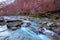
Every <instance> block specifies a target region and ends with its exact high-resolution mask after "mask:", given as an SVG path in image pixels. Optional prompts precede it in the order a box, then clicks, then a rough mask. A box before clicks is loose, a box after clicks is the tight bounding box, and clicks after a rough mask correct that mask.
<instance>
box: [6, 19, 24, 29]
mask: <svg viewBox="0 0 60 40" xmlns="http://www.w3.org/2000/svg"><path fill="white" fill-rule="evenodd" d="M22 24H23V22H22V21H21V20H13V21H7V28H8V29H12V30H14V29H17V28H19V27H21V25H22Z"/></svg>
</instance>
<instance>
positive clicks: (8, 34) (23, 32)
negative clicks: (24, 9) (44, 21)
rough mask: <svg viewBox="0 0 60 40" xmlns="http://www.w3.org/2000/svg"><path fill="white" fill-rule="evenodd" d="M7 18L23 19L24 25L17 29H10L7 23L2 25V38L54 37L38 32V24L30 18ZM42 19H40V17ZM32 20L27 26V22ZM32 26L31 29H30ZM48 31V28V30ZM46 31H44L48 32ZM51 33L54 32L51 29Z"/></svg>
mask: <svg viewBox="0 0 60 40" xmlns="http://www.w3.org/2000/svg"><path fill="white" fill-rule="evenodd" d="M4 18H5V19H9V20H11V19H12V20H13V19H14V20H17V19H19V20H23V22H24V23H23V25H21V27H20V28H18V29H17V30H14V31H13V30H9V29H8V28H7V26H6V25H4V26H0V40H53V39H52V38H49V37H48V36H46V35H44V34H40V33H39V34H37V33H36V32H37V30H38V24H37V23H36V21H37V20H36V21H35V20H34V21H35V22H32V21H30V20H24V18H25V17H24V18H20V17H15V18H14V17H4ZM39 20H40V19H39ZM27 22H30V23H31V25H30V27H25V26H26V23H27ZM30 28H31V29H30ZM45 30H46V29H45ZM46 31H48V30H46ZM46 31H44V33H45V32H46ZM49 32H50V33H54V32H51V31H49Z"/></svg>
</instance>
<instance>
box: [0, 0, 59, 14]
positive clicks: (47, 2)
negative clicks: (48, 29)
mask: <svg viewBox="0 0 60 40" xmlns="http://www.w3.org/2000/svg"><path fill="white" fill-rule="evenodd" d="M54 10H60V0H16V1H15V2H14V3H12V4H10V5H8V6H6V7H4V8H1V9H0V15H16V14H20V13H22V12H30V13H44V12H47V11H54Z"/></svg>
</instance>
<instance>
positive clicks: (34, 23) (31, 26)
mask: <svg viewBox="0 0 60 40" xmlns="http://www.w3.org/2000/svg"><path fill="white" fill-rule="evenodd" d="M59 26H60V23H59V21H58V22H55V23H54V22H52V21H51V20H50V19H48V18H34V17H27V16H3V17H0V40H60V38H59V37H60V36H59V35H60V34H59V30H60V27H59ZM58 28H59V29H58ZM56 29H58V30H56Z"/></svg>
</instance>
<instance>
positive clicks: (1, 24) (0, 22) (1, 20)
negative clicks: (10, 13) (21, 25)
mask: <svg viewBox="0 0 60 40" xmlns="http://www.w3.org/2000/svg"><path fill="white" fill-rule="evenodd" d="M3 25H5V20H4V18H3V17H0V26H3Z"/></svg>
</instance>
